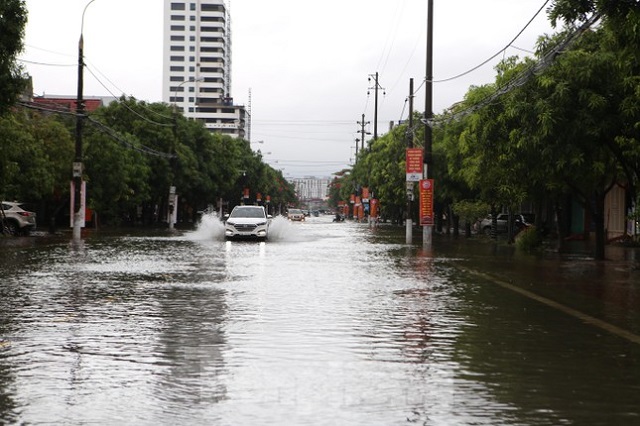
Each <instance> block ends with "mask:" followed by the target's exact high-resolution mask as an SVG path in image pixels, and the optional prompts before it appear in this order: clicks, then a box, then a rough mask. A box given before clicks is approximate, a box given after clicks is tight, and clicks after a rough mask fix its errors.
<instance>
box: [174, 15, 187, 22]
mask: <svg viewBox="0 0 640 426" xmlns="http://www.w3.org/2000/svg"><path fill="white" fill-rule="evenodd" d="M171 20H172V21H184V15H171Z"/></svg>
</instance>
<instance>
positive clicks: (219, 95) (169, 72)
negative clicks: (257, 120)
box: [162, 0, 246, 138]
mask: <svg viewBox="0 0 640 426" xmlns="http://www.w3.org/2000/svg"><path fill="white" fill-rule="evenodd" d="M163 45H164V52H163V54H164V61H163V73H162V74H163V84H162V99H163V101H164V102H167V103H168V104H170V105H175V107H176V109H177V110H178V111H181V112H182V113H183V114H184V115H185V116H186V117H188V118H192V119H197V120H200V121H202V122H203V123H204V125H205V126H206V127H207V129H209V130H210V131H211V132H220V133H225V134H228V135H231V136H236V137H242V138H244V136H245V121H246V111H245V108H244V106H239V105H234V103H233V97H232V96H231V20H230V17H229V12H228V8H227V5H226V2H225V1H224V0H188V1H179V0H165V1H164V43H163Z"/></svg>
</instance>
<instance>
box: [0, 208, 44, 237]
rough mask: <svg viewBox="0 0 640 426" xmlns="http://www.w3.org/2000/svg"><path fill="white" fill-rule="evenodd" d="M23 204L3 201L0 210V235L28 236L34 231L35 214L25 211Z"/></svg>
mask: <svg viewBox="0 0 640 426" xmlns="http://www.w3.org/2000/svg"><path fill="white" fill-rule="evenodd" d="M23 207H25V205H24V203H19V202H12V201H3V202H2V208H1V209H0V224H2V228H1V229H0V231H2V233H6V234H10V235H29V233H30V232H31V231H33V230H34V229H36V214H35V213H34V212H31V211H28V210H25V209H24V208H23Z"/></svg>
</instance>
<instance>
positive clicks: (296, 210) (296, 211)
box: [289, 209, 302, 214]
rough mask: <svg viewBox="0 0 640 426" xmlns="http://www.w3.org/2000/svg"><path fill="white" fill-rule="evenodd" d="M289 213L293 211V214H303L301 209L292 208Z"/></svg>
mask: <svg viewBox="0 0 640 426" xmlns="http://www.w3.org/2000/svg"><path fill="white" fill-rule="evenodd" d="M289 213H291V214H301V213H302V211H300V210H298V209H290V210H289Z"/></svg>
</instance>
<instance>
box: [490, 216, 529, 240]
mask: <svg viewBox="0 0 640 426" xmlns="http://www.w3.org/2000/svg"><path fill="white" fill-rule="evenodd" d="M512 216H513V224H514V227H515V229H521V228H524V227H527V226H529V223H528V222H527V221H526V220H525V218H524V216H523V215H521V214H513V215H512ZM508 224H509V214H507V213H500V214H498V216H496V225H497V228H496V230H497V232H498V233H504V232H507V230H508ZM479 228H480V229H479V230H480V231H481V232H483V233H484V234H485V235H490V234H491V215H489V216H487V217H486V218H484V219H482V221H480V226H479Z"/></svg>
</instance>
